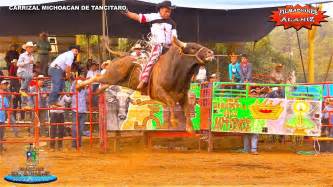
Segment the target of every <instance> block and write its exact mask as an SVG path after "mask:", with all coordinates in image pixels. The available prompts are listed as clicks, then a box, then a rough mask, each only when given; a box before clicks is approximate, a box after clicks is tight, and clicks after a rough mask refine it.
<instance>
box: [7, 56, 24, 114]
mask: <svg viewBox="0 0 333 187" xmlns="http://www.w3.org/2000/svg"><path fill="white" fill-rule="evenodd" d="M17 69H18V67H17V60H16V59H14V60H12V62H11V64H10V67H9V76H13V77H16V76H17ZM20 87H21V86H20V80H19V79H11V80H10V86H9V91H10V92H15V93H18V92H19V91H20ZM17 108H21V96H20V95H14V96H13V109H17ZM12 114H13V116H14V118H15V120H17V118H16V114H17V112H16V111H13V113H12ZM21 116H22V117H23V116H24V111H21Z"/></svg>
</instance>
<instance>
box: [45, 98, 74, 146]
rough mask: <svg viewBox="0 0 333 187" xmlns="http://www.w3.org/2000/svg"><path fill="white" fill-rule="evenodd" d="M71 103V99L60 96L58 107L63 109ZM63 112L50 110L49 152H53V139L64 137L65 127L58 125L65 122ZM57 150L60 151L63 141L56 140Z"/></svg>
mask: <svg viewBox="0 0 333 187" xmlns="http://www.w3.org/2000/svg"><path fill="white" fill-rule="evenodd" d="M70 102H71V97H70V96H68V95H62V96H60V97H59V100H58V104H59V105H60V108H65V105H66V103H70ZM64 113H65V111H64V110H50V115H51V119H50V123H51V124H50V126H51V132H50V136H51V141H50V149H51V151H54V150H55V144H56V143H55V142H56V141H55V140H54V139H55V137H58V139H61V138H63V137H64V134H65V125H64V124H60V123H64V122H65V115H64ZM57 144H58V150H62V145H63V140H58V141H57Z"/></svg>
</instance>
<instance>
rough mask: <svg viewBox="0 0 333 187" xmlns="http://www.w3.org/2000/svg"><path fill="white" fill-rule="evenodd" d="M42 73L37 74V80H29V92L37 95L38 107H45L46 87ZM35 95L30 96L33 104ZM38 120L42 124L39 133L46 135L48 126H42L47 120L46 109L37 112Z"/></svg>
mask: <svg viewBox="0 0 333 187" xmlns="http://www.w3.org/2000/svg"><path fill="white" fill-rule="evenodd" d="M44 79H45V77H44V75H38V76H37V80H34V81H31V83H32V84H31V87H30V92H31V93H34V94H37V95H38V107H39V108H47V106H48V105H47V93H46V92H47V91H48V88H47V86H46V84H45V80H44ZM35 102H36V96H35V95H34V96H32V97H31V103H33V104H35ZM38 116H39V121H40V122H41V124H42V126H41V129H40V134H41V135H45V136H48V134H49V133H48V130H47V129H48V128H46V127H45V126H44V123H45V122H46V121H48V116H47V110H39V112H38Z"/></svg>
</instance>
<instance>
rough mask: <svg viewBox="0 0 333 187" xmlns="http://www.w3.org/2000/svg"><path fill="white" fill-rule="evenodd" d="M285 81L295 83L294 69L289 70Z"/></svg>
mask: <svg viewBox="0 0 333 187" xmlns="http://www.w3.org/2000/svg"><path fill="white" fill-rule="evenodd" d="M286 83H287V84H295V83H296V75H295V71H291V72H289V74H288V77H287V80H286Z"/></svg>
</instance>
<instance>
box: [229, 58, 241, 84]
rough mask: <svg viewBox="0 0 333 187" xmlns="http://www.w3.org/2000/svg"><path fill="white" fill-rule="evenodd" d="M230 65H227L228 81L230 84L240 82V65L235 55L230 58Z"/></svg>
mask: <svg viewBox="0 0 333 187" xmlns="http://www.w3.org/2000/svg"><path fill="white" fill-rule="evenodd" d="M230 61H231V63H230V64H229V80H230V81H231V82H240V81H241V76H240V64H239V61H238V57H237V55H235V54H232V55H231V56H230Z"/></svg>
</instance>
